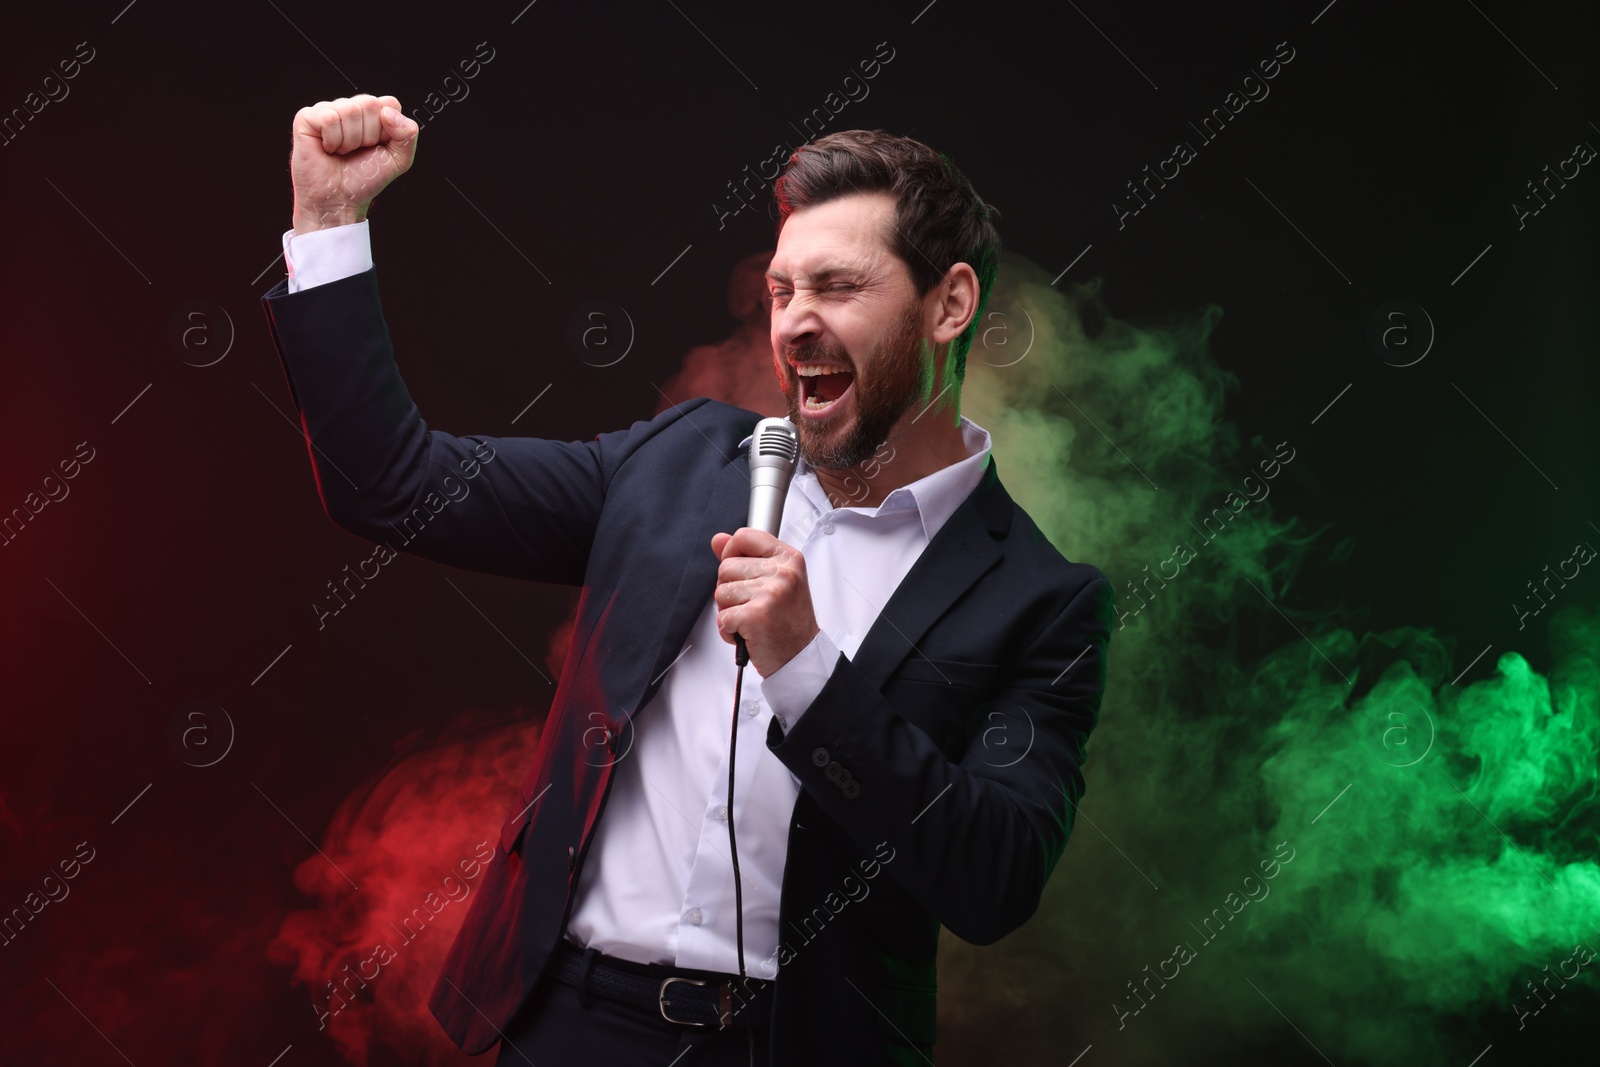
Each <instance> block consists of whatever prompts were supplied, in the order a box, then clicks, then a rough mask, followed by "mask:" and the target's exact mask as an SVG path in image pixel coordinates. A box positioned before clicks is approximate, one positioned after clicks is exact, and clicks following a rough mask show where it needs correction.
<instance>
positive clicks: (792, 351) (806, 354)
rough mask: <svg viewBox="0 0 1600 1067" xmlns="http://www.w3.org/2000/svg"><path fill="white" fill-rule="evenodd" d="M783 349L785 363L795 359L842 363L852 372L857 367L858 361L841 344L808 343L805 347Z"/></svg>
mask: <svg viewBox="0 0 1600 1067" xmlns="http://www.w3.org/2000/svg"><path fill="white" fill-rule="evenodd" d="M782 351H783V356H784V362H785V365H787V363H788V361H789V360H791V359H793V360H798V361H800V362H801V363H842V364H844V365H845V366H846V367H849V368H850V370H851V372H852V373H853V372H854V371H855V369H856V361H855V360H853V359H851V358H850V353H848V352H846V351H845V350H844V348H843V347H842V346H839V345H807V346H806V347H804V348H785V349H783V350H782ZM790 369H791V370H792V369H793V368H790Z"/></svg>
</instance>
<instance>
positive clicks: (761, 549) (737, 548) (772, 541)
mask: <svg viewBox="0 0 1600 1067" xmlns="http://www.w3.org/2000/svg"><path fill="white" fill-rule="evenodd" d="M783 548H784V544H783V542H782V541H780V540H778V539H777V538H776V537H773V536H772V535H771V534H769V533H767V532H766V531H765V530H757V529H755V528H754V527H751V526H741V527H739V528H738V529H737V530H735V531H734V534H733V538H732V541H731V542H730V544H729V545H727V546H725V547H724V549H723V553H722V557H723V558H724V559H727V558H728V557H729V556H776V555H777V554H778V553H779V552H781V551H783Z"/></svg>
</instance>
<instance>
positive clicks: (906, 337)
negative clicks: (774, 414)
mask: <svg viewBox="0 0 1600 1067" xmlns="http://www.w3.org/2000/svg"><path fill="white" fill-rule="evenodd" d="M790 351H791V352H792V353H793V355H794V357H795V358H796V359H800V360H826V361H831V362H835V363H843V364H845V365H846V366H848V367H849V368H850V370H851V372H852V382H851V385H850V390H851V393H852V394H853V396H852V406H853V407H854V409H855V421H854V422H853V423H849V424H845V423H844V422H843V421H842V420H843V419H844V418H845V417H846V416H845V415H844V414H843V413H842V412H841V413H840V414H837V415H831V416H829V417H828V418H827V419H825V420H822V421H820V422H813V421H812V420H810V419H807V418H804V417H803V416H802V415H801V414H800V383H799V381H798V380H796V379H795V377H794V369H793V368H792V367H790V366H788V364H787V363H786V362H784V361H782V360H780V371H779V378H780V380H781V382H782V384H783V395H784V399H785V400H787V401H788V404H789V421H790V422H792V423H794V426H795V430H796V433H797V435H798V437H799V441H800V457H801V458H802V459H804V460H805V461H806V463H807V464H808V465H810V466H811V467H814V468H816V467H820V468H822V469H824V470H844V469H845V468H848V467H855V466H857V465H859V464H862V463H865V462H866V461H867V460H868V459H870V458H872V456H873V454H874V453H876V452H877V451H878V449H880V448H881V447H883V444H884V442H885V441H887V440H888V439H889V431H891V430H892V429H894V426H895V424H896V423H897V422H899V421H900V416H902V415H904V414H905V413H906V411H907V410H909V409H910V407H911V405H912V404H913V403H914V402H915V401H916V399H917V397H918V396H919V395H920V394H921V392H922V384H923V359H922V305H921V301H919V300H916V299H912V300H910V301H908V302H907V304H906V308H905V310H904V312H903V313H902V314H901V315H900V318H899V319H898V320H897V321H896V322H895V324H894V325H893V327H892V328H891V329H890V332H889V335H888V336H887V337H885V338H883V340H881V341H880V342H878V346H877V348H876V349H874V351H873V353H872V356H871V358H870V359H868V360H867V361H866V365H867V367H868V368H869V371H868V373H866V374H862V372H861V365H860V364H858V363H857V362H856V361H855V360H853V359H851V358H850V356H849V354H848V353H847V352H845V350H844V348H843V347H841V346H839V345H836V344H827V343H819V344H814V345H808V346H806V347H805V348H796V349H791V350H790Z"/></svg>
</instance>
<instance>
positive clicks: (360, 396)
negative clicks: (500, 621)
mask: <svg viewBox="0 0 1600 1067" xmlns="http://www.w3.org/2000/svg"><path fill="white" fill-rule="evenodd" d="M262 305H263V309H264V311H265V312H266V316H267V322H268V325H269V326H270V328H271V330H272V339H273V343H274V344H275V345H276V346H277V350H278V356H279V359H280V360H281V361H282V364H283V369H284V373H285V375H286V377H287V379H288V384H289V394H290V398H291V400H292V401H293V403H294V406H295V409H296V411H297V412H298V413H299V419H300V427H301V431H302V433H303V435H304V437H305V440H306V446H307V451H308V452H309V454H310V457H311V468H312V472H313V474H314V476H315V478H316V484H317V492H318V495H319V497H320V498H321V500H322V506H323V509H324V510H325V511H326V512H327V514H328V517H329V518H330V519H332V520H333V522H334V524H335V525H336V526H338V527H339V528H341V529H343V530H345V531H347V532H349V533H352V534H354V535H356V536H357V537H361V538H365V539H367V540H370V541H385V542H388V543H389V544H390V545H391V546H393V547H394V548H396V549H398V550H400V551H405V552H409V553H412V554H415V555H418V556H422V557H424V558H426V559H431V560H434V561H436V562H439V563H445V564H449V565H451V566H456V567H464V568H467V569H470V570H476V571H484V572H487V573H490V574H498V575H503V576H506V577H512V578H525V579H530V580H533V581H540V582H555V583H561V584H567V585H579V584H582V582H583V580H584V570H585V567H586V565H587V563H588V558H589V552H590V547H591V545H592V544H593V540H594V531H595V526H596V524H597V523H598V521H599V518H600V512H601V509H602V507H603V506H604V503H605V496H606V488H607V486H608V485H609V484H610V482H611V479H612V476H613V475H614V474H615V472H616V470H617V468H618V466H620V464H621V463H622V462H623V461H624V460H626V459H627V458H628V457H629V456H630V455H631V454H632V453H633V452H634V450H636V449H637V448H638V447H639V446H640V445H641V444H642V443H643V442H644V441H646V440H648V439H649V438H650V437H651V436H653V435H654V433H656V432H658V431H659V430H660V429H661V428H663V427H665V426H666V425H668V424H670V423H671V422H672V421H674V420H675V419H677V418H679V417H681V416H682V415H683V413H684V412H686V411H689V410H692V409H693V408H695V407H698V406H700V405H701V404H704V403H705V400H704V399H698V400H693V401H688V402H686V403H684V404H681V405H677V406H676V407H674V408H669V409H668V410H667V411H665V412H662V413H661V414H660V415H658V416H656V418H654V419H653V420H651V421H649V422H648V423H647V422H636V423H634V425H633V426H632V427H631V428H630V429H628V430H621V431H616V432H612V433H603V434H600V435H598V436H597V437H596V438H595V439H594V440H592V441H586V442H578V441H552V440H543V439H540V438H532V437H489V436H484V435H481V434H473V435H469V436H464V437H457V436H455V435H452V434H448V433H444V432H442V431H440V430H431V429H429V428H428V424H427V423H426V422H425V421H424V420H423V418H422V416H421V415H420V414H419V413H418V411H417V407H416V405H415V404H414V403H413V402H412V400H411V395H410V393H409V392H407V390H406V387H405V383H404V382H403V381H401V378H400V371H399V368H398V367H397V366H396V364H395V359H394V349H393V345H392V343H391V341H390V338H389V328H388V325H387V323H385V322H384V319H383V309H382V305H381V304H380V302H379V299H378V283H377V272H376V269H375V268H374V269H368V270H366V271H363V272H361V273H359V274H355V275H352V276H350V277H346V278H341V279H339V280H337V281H332V282H328V283H326V284H323V285H318V286H314V287H311V288H307V289H304V290H301V291H299V292H296V293H289V292H288V291H287V286H286V284H285V283H284V282H279V283H278V285H276V286H274V287H273V288H272V289H271V290H269V291H268V292H267V293H266V294H264V295H263V296H262Z"/></svg>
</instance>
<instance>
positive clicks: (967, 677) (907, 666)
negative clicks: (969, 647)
mask: <svg viewBox="0 0 1600 1067" xmlns="http://www.w3.org/2000/svg"><path fill="white" fill-rule="evenodd" d="M999 669H1000V667H999V664H995V663H968V662H966V661H963V660H954V659H928V658H926V657H924V656H919V655H917V654H916V653H915V652H913V653H912V654H911V656H910V657H909V658H907V659H906V660H905V661H904V662H903V663H901V664H900V669H899V670H897V671H895V672H894V674H892V675H891V676H890V677H891V679H893V680H895V681H908V682H932V683H933V684H935V685H952V686H960V687H962V688H965V689H988V688H989V687H990V686H991V685H992V684H993V682H994V680H995V674H996V672H997V671H999Z"/></svg>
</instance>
